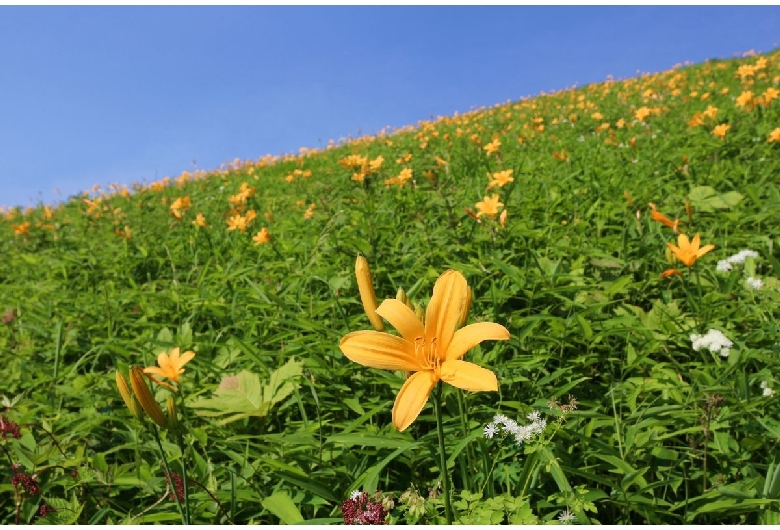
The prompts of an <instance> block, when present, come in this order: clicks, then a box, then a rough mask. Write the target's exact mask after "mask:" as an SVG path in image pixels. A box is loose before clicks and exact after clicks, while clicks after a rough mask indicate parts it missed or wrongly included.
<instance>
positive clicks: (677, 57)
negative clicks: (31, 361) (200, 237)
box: [0, 6, 780, 206]
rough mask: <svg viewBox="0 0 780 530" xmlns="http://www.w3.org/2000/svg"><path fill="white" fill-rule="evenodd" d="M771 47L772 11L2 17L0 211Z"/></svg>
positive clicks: (231, 10) (85, 12) (774, 34)
mask: <svg viewBox="0 0 780 530" xmlns="http://www.w3.org/2000/svg"><path fill="white" fill-rule="evenodd" d="M779 45H780V7H682V8H678V7H524V6H520V7H488V8H475V7H464V8H460V7H455V8H453V7H424V8H420V7H263V6H259V7H226V8H222V7H0V205H3V204H5V205H8V206H11V205H34V204H36V203H37V202H39V201H41V200H42V201H44V202H53V201H56V200H62V199H64V198H66V197H67V196H69V195H72V194H75V193H79V192H81V191H83V190H85V189H86V188H89V187H91V186H92V185H93V184H95V183H100V184H103V185H105V184H108V183H112V182H121V183H125V184H130V183H132V182H142V181H147V182H150V181H153V180H156V179H159V178H162V177H164V176H166V175H170V176H176V175H178V174H180V173H181V172H182V171H183V170H185V169H191V168H192V163H193V160H194V161H197V166H198V167H200V168H203V169H213V168H216V167H218V166H219V165H220V164H221V163H223V162H227V161H230V160H232V159H234V158H236V157H238V158H241V159H245V158H251V159H256V158H259V157H260V156H262V155H264V154H266V153H272V154H281V153H285V152H292V151H297V149H298V148H299V147H301V146H307V147H319V146H324V145H326V144H327V141H328V140H329V139H331V138H332V139H335V140H338V139H339V138H340V137H345V136H347V135H349V134H356V133H358V132H362V133H375V132H377V131H378V130H380V129H381V128H382V127H384V126H385V125H391V126H403V125H407V124H410V123H416V122H417V120H420V119H426V118H429V117H431V116H436V115H450V114H452V113H453V112H455V111H460V112H463V111H467V110H469V109H470V108H472V107H478V106H482V105H492V104H495V103H498V102H503V101H506V100H507V99H518V98H519V97H522V96H526V95H531V94H537V93H539V92H540V91H542V90H554V89H562V88H565V87H569V86H571V85H573V84H575V83H577V84H579V85H583V84H587V83H591V82H598V81H603V80H605V79H606V77H607V75H609V74H612V75H614V76H615V77H618V78H624V77H630V76H633V75H636V73H637V72H639V71H641V72H654V71H662V70H666V69H668V68H670V67H672V66H673V65H674V64H676V63H680V62H684V61H686V60H688V61H693V62H701V61H703V60H705V59H708V58H716V57H731V56H733V55H734V54H735V53H738V52H744V51H747V50H749V49H755V50H756V51H762V52H766V51H769V50H772V49H774V48H776V47H778V46H779ZM55 189H59V190H60V192H61V194H60V195H57V194H55V192H54V190H55Z"/></svg>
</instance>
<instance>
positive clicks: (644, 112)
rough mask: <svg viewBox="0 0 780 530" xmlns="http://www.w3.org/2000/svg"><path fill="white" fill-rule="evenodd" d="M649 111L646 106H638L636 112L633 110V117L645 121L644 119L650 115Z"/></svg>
mask: <svg viewBox="0 0 780 530" xmlns="http://www.w3.org/2000/svg"><path fill="white" fill-rule="evenodd" d="M650 114H651V112H650V109H648V108H647V107H640V108H638V109H636V112H634V118H635V119H636V120H637V121H645V119H646V118H647V117H648V116H650Z"/></svg>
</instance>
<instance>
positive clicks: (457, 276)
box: [425, 269, 468, 355]
mask: <svg viewBox="0 0 780 530" xmlns="http://www.w3.org/2000/svg"><path fill="white" fill-rule="evenodd" d="M467 296H468V284H467V283H466V278H464V277H463V275H462V274H461V273H459V272H458V271H454V270H451V269H450V270H448V271H444V272H443V273H442V275H441V276H439V279H438V280H436V284H435V285H434V286H433V296H431V301H430V303H429V304H428V310H427V312H426V313H425V336H426V337H427V338H428V339H429V340H430V339H432V338H434V337H435V338H436V340H437V342H438V344H437V349H438V351H439V352H441V355H444V353H445V352H446V351H447V349H448V348H449V346H450V341H451V340H452V336H453V335H454V334H455V327H456V326H457V325H458V322H459V321H460V317H461V314H462V313H463V305H464V304H465V303H466V297H467Z"/></svg>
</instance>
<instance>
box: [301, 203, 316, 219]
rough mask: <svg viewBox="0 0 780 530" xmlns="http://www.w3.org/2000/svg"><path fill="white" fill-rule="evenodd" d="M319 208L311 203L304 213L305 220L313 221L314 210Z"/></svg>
mask: <svg viewBox="0 0 780 530" xmlns="http://www.w3.org/2000/svg"><path fill="white" fill-rule="evenodd" d="M316 207H317V205H316V204H314V203H311V204H310V205H309V207H308V208H306V211H305V212H303V218H304V219H311V218H312V217H314V209H315V208H316Z"/></svg>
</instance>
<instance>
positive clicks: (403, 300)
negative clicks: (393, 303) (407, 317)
mask: <svg viewBox="0 0 780 530" xmlns="http://www.w3.org/2000/svg"><path fill="white" fill-rule="evenodd" d="M395 299H396V300H398V301H399V302H401V303H403V304H405V305H406V306H407V307H409V306H410V305H411V302H409V297H408V296H406V292H405V291H404V288H403V287H399V288H398V292H397V293H396V295H395ZM409 309H411V307H409Z"/></svg>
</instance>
